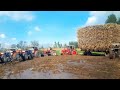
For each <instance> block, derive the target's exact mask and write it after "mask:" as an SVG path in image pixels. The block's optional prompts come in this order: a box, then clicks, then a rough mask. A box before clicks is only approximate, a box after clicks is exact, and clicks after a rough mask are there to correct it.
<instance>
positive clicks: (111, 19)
mask: <svg viewBox="0 0 120 90" xmlns="http://www.w3.org/2000/svg"><path fill="white" fill-rule="evenodd" d="M105 23H117V18H116V16H115V14H111V15H109V16H108V18H107V20H106V21H105Z"/></svg>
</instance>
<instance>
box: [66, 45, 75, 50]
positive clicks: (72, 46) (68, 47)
mask: <svg viewBox="0 0 120 90" xmlns="http://www.w3.org/2000/svg"><path fill="white" fill-rule="evenodd" d="M74 48H75V46H74V45H69V46H67V49H71V50H73V49H74Z"/></svg>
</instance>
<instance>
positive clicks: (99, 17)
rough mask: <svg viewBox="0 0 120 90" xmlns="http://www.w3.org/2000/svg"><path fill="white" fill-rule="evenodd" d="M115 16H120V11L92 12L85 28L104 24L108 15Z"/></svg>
mask: <svg viewBox="0 0 120 90" xmlns="http://www.w3.org/2000/svg"><path fill="white" fill-rule="evenodd" d="M112 13H113V14H115V15H116V16H117V18H118V17H119V16H120V11H90V12H89V15H90V16H89V17H88V19H87V21H86V23H85V25H84V26H88V25H96V24H104V23H105V20H106V19H107V17H108V15H110V14H112Z"/></svg>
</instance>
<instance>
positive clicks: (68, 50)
mask: <svg viewBox="0 0 120 90" xmlns="http://www.w3.org/2000/svg"><path fill="white" fill-rule="evenodd" d="M61 55H77V51H76V50H75V46H74V45H69V46H67V47H65V48H64V49H63V50H62V51H61Z"/></svg>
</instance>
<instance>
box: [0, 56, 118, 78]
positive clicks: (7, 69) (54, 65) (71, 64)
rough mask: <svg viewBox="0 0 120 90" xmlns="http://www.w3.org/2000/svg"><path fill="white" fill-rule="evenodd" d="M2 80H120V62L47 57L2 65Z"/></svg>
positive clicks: (98, 58) (101, 58)
mask: <svg viewBox="0 0 120 90" xmlns="http://www.w3.org/2000/svg"><path fill="white" fill-rule="evenodd" d="M0 78H1V79H120V60H118V59H115V60H110V59H109V58H107V57H104V56H103V57H102V56H80V55H77V56H48V57H47V56H46V57H40V58H35V59H34V60H28V61H25V62H13V63H8V64H6V65H0Z"/></svg>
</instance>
